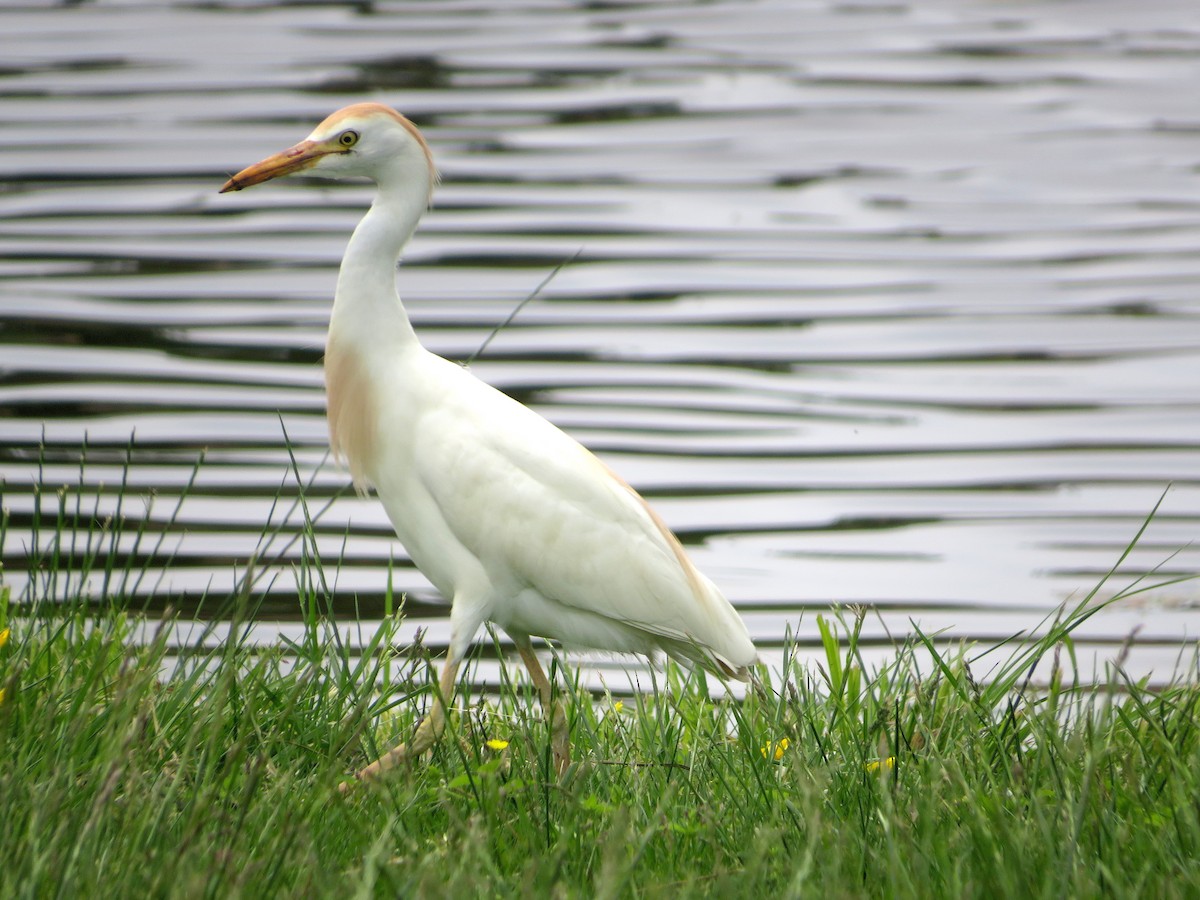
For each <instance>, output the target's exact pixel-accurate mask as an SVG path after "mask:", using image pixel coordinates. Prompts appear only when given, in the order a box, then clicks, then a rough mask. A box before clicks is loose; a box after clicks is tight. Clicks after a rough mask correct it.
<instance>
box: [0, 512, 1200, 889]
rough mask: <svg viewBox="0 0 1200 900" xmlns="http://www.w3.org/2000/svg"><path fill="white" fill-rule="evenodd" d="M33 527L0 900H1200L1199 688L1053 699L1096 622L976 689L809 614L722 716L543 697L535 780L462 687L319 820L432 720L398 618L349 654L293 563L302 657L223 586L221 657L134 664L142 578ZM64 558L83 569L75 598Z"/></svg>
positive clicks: (527, 736) (974, 683)
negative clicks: (1082, 637)
mask: <svg viewBox="0 0 1200 900" xmlns="http://www.w3.org/2000/svg"><path fill="white" fill-rule="evenodd" d="M37 524H38V526H39V528H40V530H41V533H42V537H41V539H40V540H41V543H40V545H39V546H40V547H42V548H44V549H41V550H38V549H37V548H36V547H35V549H34V551H33V552H32V553H31V563H30V564H31V566H34V567H35V568H36V570H37V571H39V572H40V573H41V577H39V578H38V579H36V580H35V582H34V583H33V586H32V588H31V589H30V590H29V591H27V592H24V593H23V594H22V596H20V597H19V598H18V597H12V596H10V595H9V592H8V591H6V590H5V589H3V588H0V635H2V636H3V641H4V643H3V646H2V647H0V689H2V690H3V696H2V698H0V821H2V822H4V823H5V824H4V831H3V838H2V839H0V895H3V896H4V897H39V898H40V897H76V896H87V897H143V896H179V897H222V898H224V897H239V896H244V897H256V898H257V897H292V896H304V897H312V896H336V897H368V896H377V895H378V896H396V895H402V896H433V897H437V896H454V897H459V896H500V895H507V896H515V895H520V896H562V897H576V896H578V897H593V896H595V897H660V896H677V895H681V894H685V895H689V896H692V895H696V896H714V897H742V896H745V897H756V898H758V897H776V896H804V895H814V896H828V897H851V896H854V897H857V896H864V895H867V896H887V897H929V896H954V897H972V896H977V897H983V896H987V897H991V896H1011V897H1017V896H1019V897H1029V896H1033V897H1055V898H1057V897H1062V896H1072V897H1090V896H1100V895H1103V896H1113V897H1123V896H1156V897H1174V896H1178V897H1186V896H1196V895H1198V894H1200V729H1198V727H1197V726H1198V721H1200V687H1198V685H1200V679H1198V678H1197V677H1196V676H1197V674H1200V673H1198V670H1197V664H1196V661H1195V660H1192V661H1191V662H1190V663H1189V665H1188V666H1187V667H1185V668H1183V669H1181V671H1180V673H1179V674H1178V676H1177V680H1176V681H1174V682H1173V683H1172V684H1170V685H1169V686H1166V687H1160V688H1157V689H1153V690H1152V689H1150V688H1149V687H1148V686H1147V685H1145V684H1139V683H1134V682H1131V681H1130V680H1129V679H1128V678H1126V677H1125V675H1124V674H1123V673H1122V671H1121V669H1120V667H1119V665H1114V666H1113V667H1112V668H1111V669H1110V670H1109V675H1108V679H1107V681H1106V682H1105V683H1104V684H1100V685H1080V684H1076V683H1074V682H1072V681H1071V680H1070V679H1069V678H1067V677H1065V676H1064V674H1063V672H1064V667H1060V666H1058V664H1057V663H1058V661H1059V660H1060V659H1061V658H1062V657H1061V654H1066V655H1067V657H1068V658H1069V657H1070V655H1071V653H1072V650H1073V645H1072V642H1071V632H1072V630H1073V629H1075V628H1076V627H1077V626H1078V625H1079V624H1080V623H1081V622H1082V621H1084V620H1086V618H1087V617H1089V616H1090V615H1092V614H1093V613H1094V612H1095V611H1096V610H1097V609H1098V608H1099V607H1100V605H1101V604H1099V603H1098V602H1097V600H1096V597H1095V596H1092V597H1089V598H1085V599H1084V600H1083V601H1082V602H1080V603H1079V604H1078V605H1077V606H1075V607H1074V608H1071V609H1068V610H1064V611H1063V613H1062V614H1061V615H1060V616H1059V617H1057V618H1056V619H1054V620H1053V621H1049V622H1046V623H1043V627H1042V631H1043V632H1044V637H1042V638H1040V639H1037V640H1035V641H1033V642H1031V643H1024V644H1013V645H1012V646H1004V647H1001V648H984V650H985V652H986V651H987V650H988V649H991V650H993V651H994V652H993V653H992V656H993V657H996V658H999V659H1000V660H1002V662H1001V663H1000V664H998V665H996V666H995V667H994V668H993V669H992V670H991V671H990V672H989V673H988V677H987V678H986V679H980V680H976V678H975V677H973V671H974V668H976V667H978V666H979V658H980V656H982V655H983V654H981V653H979V652H978V651H977V650H973V649H972V650H968V649H967V648H961V649H959V650H956V651H947V650H945V649H944V645H940V644H935V642H934V641H932V640H931V639H930V638H929V637H928V636H926V635H923V634H921V633H920V632H919V631H918V632H916V633H915V635H914V637H913V638H912V639H911V640H909V641H908V642H907V643H905V644H903V645H902V646H900V647H898V648H897V652H896V654H895V657H894V658H893V660H892V661H891V662H889V663H888V664H886V665H884V666H882V667H878V668H874V669H868V667H867V666H866V665H864V663H863V661H862V658H861V656H860V655H859V651H858V644H857V640H858V634H859V629H860V627H861V625H862V621H863V620H862V615H861V614H854V613H850V612H848V613H846V614H845V615H844V616H841V617H838V616H833V617H822V618H820V620H819V626H820V633H821V636H822V640H823V644H824V652H823V658H822V659H820V661H819V662H815V663H814V662H809V663H806V662H805V661H803V660H801V659H799V658H796V657H789V658H788V660H787V662H786V664H785V666H784V667H783V670H782V671H778V672H767V671H763V672H761V680H760V682H759V684H757V685H756V686H755V687H754V688H753V689H752V690H750V691H749V693H748V695H747V697H746V698H745V700H744V701H742V702H737V701H733V700H721V701H716V702H714V701H712V700H710V699H709V685H708V684H707V683H706V679H705V677H704V675H703V674H702V673H687V672H685V671H683V670H680V669H678V668H676V667H673V666H672V667H668V668H667V670H666V671H665V673H663V674H662V676H661V680H660V685H659V691H658V692H657V694H656V695H654V696H638V697H635V698H629V699H626V700H625V701H624V702H621V701H618V700H616V699H614V698H612V697H607V696H592V695H590V694H588V693H587V692H584V691H581V690H578V689H577V688H576V687H575V686H573V685H571V684H570V683H567V684H566V686H565V687H564V694H565V698H566V701H567V703H568V707H569V710H570V713H569V715H570V720H571V729H572V737H573V743H574V754H575V759H576V763H575V765H574V766H573V767H572V769H571V770H570V771H568V773H567V774H566V776H565V777H564V778H563V779H561V780H560V779H558V778H556V777H555V776H554V775H553V774H552V773H553V766H552V760H551V757H550V754H549V735H548V731H547V727H546V725H545V723H544V721H543V719H542V718H541V715H540V713H539V711H538V708H537V704H536V701H535V699H534V694H533V692H532V691H531V690H530V689H529V687H528V685H527V684H526V683H524V682H521V681H509V680H508V679H507V676H506V677H505V681H504V683H503V684H502V686H501V690H500V691H499V692H498V694H497V695H496V696H477V695H473V694H472V693H471V691H470V688H469V687H464V688H463V693H462V694H460V696H459V698H458V700H457V702H456V708H457V710H458V711H457V713H456V714H455V716H454V717H453V719H452V721H451V725H450V730H449V732H448V734H447V735H446V737H444V738H443V740H442V741H441V742H440V743H439V744H438V745H437V746H436V747H435V749H434V750H433V752H432V754H431V756H430V757H429V759H428V762H427V763H426V764H422V765H418V766H415V767H412V768H408V769H404V770H401V771H399V772H397V773H395V775H394V777H391V778H389V779H387V780H386V781H384V782H382V783H380V784H378V785H375V786H369V787H360V788H359V789H357V790H355V791H354V792H352V793H351V794H350V795H349V796H347V797H342V796H340V795H339V794H338V792H337V786H338V784H339V782H340V781H341V780H342V779H343V778H344V777H345V775H346V773H347V772H348V771H350V770H352V769H353V768H354V767H356V766H358V765H360V764H362V763H364V762H365V761H367V760H368V759H369V758H372V756H373V754H375V753H376V752H377V751H378V750H380V749H382V748H384V747H385V746H386V745H388V744H390V743H391V742H392V741H393V740H395V739H396V738H398V737H402V736H405V735H407V734H408V733H410V732H411V730H412V728H413V727H414V726H415V724H416V718H417V715H418V712H417V710H418V707H419V706H421V705H423V704H427V702H428V699H429V691H430V685H431V681H432V679H431V678H430V677H429V673H428V668H427V662H428V661H427V660H424V659H423V658H422V656H421V654H420V653H419V652H418V653H408V652H401V651H397V650H394V649H393V643H394V639H395V633H396V632H395V629H396V621H395V619H387V620H385V621H384V622H383V623H382V624H379V625H378V626H377V627H375V630H374V631H373V632H372V633H371V634H369V635H367V640H366V647H365V650H364V652H363V653H358V652H357V651H353V650H351V649H350V648H348V647H347V646H346V645H345V644H344V643H343V642H342V641H341V640H340V638H339V633H338V632H337V631H336V630H335V629H333V628H332V626H331V625H330V623H329V622H328V620H327V619H326V618H324V617H323V616H322V615H321V614H320V610H321V609H323V608H325V606H324V604H326V603H327V602H328V601H329V599H330V598H329V597H328V596H327V595H326V591H327V589H326V588H325V587H324V585H326V584H327V583H328V582H329V581H332V578H330V579H326V578H324V577H323V572H322V571H321V570H320V562H319V560H317V559H316V558H315V556H314V555H313V554H311V553H310V554H306V556H305V561H304V564H303V565H302V566H301V567H300V569H299V571H298V577H297V579H296V581H297V603H298V605H299V606H300V608H302V609H303V610H305V613H306V625H305V629H304V635H303V637H302V639H300V640H298V641H296V642H294V643H291V644H287V645H282V644H281V645H280V646H278V647H275V648H266V649H264V648H262V647H258V646H255V645H253V644H252V643H251V642H250V640H249V637H248V635H249V629H248V628H247V627H246V623H248V622H249V621H250V620H251V619H252V614H253V597H252V592H251V591H249V590H245V591H241V592H238V594H237V595H236V596H234V597H232V598H230V599H229V609H228V614H229V617H230V619H231V620H232V622H233V626H232V629H231V637H229V638H228V639H227V640H224V641H223V642H219V643H216V644H215V645H214V642H213V640H212V635H211V633H210V632H206V633H205V634H203V635H201V636H200V638H199V639H197V640H194V641H192V642H191V643H190V644H188V645H186V646H183V647H181V648H174V647H173V646H172V642H171V640H170V639H169V638H170V635H171V629H172V627H173V625H174V620H173V618H172V617H171V615H170V614H167V615H166V616H164V617H162V619H161V621H160V622H159V624H158V625H157V626H156V627H155V628H154V629H152V631H153V636H152V637H150V638H148V639H147V638H145V637H139V635H142V634H143V633H144V626H145V624H146V622H145V620H144V617H141V616H139V615H137V614H135V613H132V612H130V611H128V610H126V609H125V608H124V603H125V602H126V597H125V596H124V592H125V591H126V590H127V589H128V588H129V586H130V585H131V584H133V583H135V582H136V580H137V579H138V578H140V577H141V576H142V575H143V574H144V573H142V572H139V571H138V570H136V569H135V568H133V566H134V563H132V562H128V561H126V562H125V563H113V562H112V560H113V559H114V558H115V557H116V554H115V552H114V553H106V552H104V547H105V545H104V543H103V542H104V540H106V539H107V537H106V536H107V535H108V534H109V532H110V528H111V526H110V525H105V524H104V523H99V524H97V523H96V522H94V520H92V519H91V518H89V517H88V516H87V515H80V514H79V510H78V508H76V509H75V511H74V512H72V511H71V510H70V509H68V508H67V505H66V503H65V501H60V504H59V513H58V515H57V517H56V518H55V520H54V521H52V522H46V523H37ZM82 530H86V532H87V533H86V535H84V536H83V538H80V532H81V531H82ZM302 536H303V537H305V538H306V540H311V530H309V531H308V532H306V533H305V534H304V535H302ZM2 537H3V533H2V531H0V538H2ZM114 546H115V545H114ZM67 548H73V549H71V550H70V552H67ZM128 558H129V559H132V558H134V556H133V555H131V556H129V557H128ZM68 563H69V564H70V566H73V567H74V568H75V569H78V568H79V567H80V566H85V567H87V566H90V567H92V569H93V570H94V571H96V572H98V573H102V574H103V579H102V581H101V584H102V585H103V591H102V593H101V596H100V597H99V599H97V598H95V597H91V596H90V595H89V593H88V591H87V590H86V589H85V588H84V586H83V581H82V580H77V581H72V580H71V579H69V578H68V577H67V575H66V571H65V570H66V568H67V566H68ZM122 565H124V566H125V568H124V569H122V568H121V566H122ZM56 567H57V568H56ZM60 568H61V569H62V570H63V571H61V572H60V571H58V569H60ZM1147 587H1148V585H1146V584H1144V583H1135V584H1134V585H1132V586H1130V587H1129V588H1128V589H1126V590H1125V591H1121V592H1117V595H1116V598H1115V599H1120V598H1121V597H1123V596H1128V595H1129V594H1130V593H1135V592H1140V591H1142V590H1145V589H1147ZM64 589H65V590H66V591H67V596H66V597H65V599H64V598H63V596H62V594H61V591H63V590H64ZM52 591H59V592H60V593H59V594H54V593H52ZM1108 602H1113V601H1108ZM152 624H153V623H152ZM1038 664H1041V665H1042V666H1043V668H1045V669H1047V670H1048V673H1049V678H1048V684H1043V685H1042V686H1041V687H1039V688H1035V687H1033V686H1032V685H1031V684H1030V673H1031V672H1032V670H1033V667H1034V666H1035V665H1038ZM1066 668H1067V669H1069V667H1066ZM468 682H469V679H468ZM384 683H387V684H388V685H390V686H391V690H390V691H387V692H380V691H378V690H376V686H377V685H380V684H384ZM559 683H560V684H562V683H563V680H562V678H561V676H560V678H559Z"/></svg>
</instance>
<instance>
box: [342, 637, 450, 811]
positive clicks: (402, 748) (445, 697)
mask: <svg viewBox="0 0 1200 900" xmlns="http://www.w3.org/2000/svg"><path fill="white" fill-rule="evenodd" d="M457 674H458V660H457V659H455V658H454V657H453V656H450V657H447V659H446V663H445V665H443V666H442V675H441V677H440V678H439V679H438V694H437V696H436V697H434V698H433V708H432V709H431V710H430V711H429V715H427V716H426V717H425V718H424V719H423V720H422V721H421V724H420V725H418V726H417V730H416V732H415V733H414V734H413V736H412V740H410V741H408V742H407V743H403V744H397V745H396V746H395V747H393V748H392V749H391V750H389V751H388V752H387V753H385V754H383V756H381V757H379V759H377V760H375V762H373V763H371V764H370V765H369V766H366V767H364V768H362V769H359V770H358V771H357V772H355V773H354V777H355V778H356V779H357V780H358V781H373V780H375V779H376V778H378V777H379V776H380V775H382V774H383V773H384V772H386V771H388V769H394V768H395V767H396V766H398V765H400V764H401V763H405V762H408V761H410V760H413V759H416V758H417V757H418V756H420V755H421V754H422V753H424V752H425V751H426V750H428V749H429V748H430V747H432V746H433V743H434V741H436V740H437V739H438V738H439V737H440V736H441V734H442V731H444V730H445V728H446V704H447V703H448V702H449V701H450V698H451V696H453V694H454V679H455V676H456V675H457ZM352 786H353V782H349V781H347V782H343V783H342V784H341V785H340V786H339V790H340V791H341V792H342V793H345V792H346V791H347V790H349V789H350V788H351V787H352Z"/></svg>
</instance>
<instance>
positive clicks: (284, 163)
mask: <svg viewBox="0 0 1200 900" xmlns="http://www.w3.org/2000/svg"><path fill="white" fill-rule="evenodd" d="M338 152H341V151H339V150H332V149H330V148H329V146H328V145H326V144H323V143H321V144H319V143H317V142H316V141H301V142H300V143H299V144H297V145H296V146H295V147H288V148H287V149H286V150H281V151H280V152H279V153H276V154H275V155H274V156H268V157H267V158H266V159H264V160H263V161H262V162H256V163H255V164H254V165H252V166H247V167H246V168H244V169H242V171H240V172H238V173H237V174H236V175H234V176H233V177H232V178H230V179H229V180H228V181H227V182H225V186H224V187H222V188H221V190H220V192H219V193H222V194H224V193H225V192H226V191H240V190H241V189H242V188H248V187H250V186H251V185H252V184H262V183H263V182H264V181H270V180H271V179H272V178H279V177H281V176H283V175H291V174H293V173H295V172H302V171H304V170H305V169H307V168H309V167H310V166H312V165H314V164H315V163H316V161H317V160H318V159H320V158H321V157H322V156H327V155H328V154H330V153H338Z"/></svg>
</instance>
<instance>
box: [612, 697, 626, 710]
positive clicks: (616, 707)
mask: <svg viewBox="0 0 1200 900" xmlns="http://www.w3.org/2000/svg"><path fill="white" fill-rule="evenodd" d="M612 708H613V712H615V713H619V712H620V711H621V710H623V709H624V708H625V704H624V703H622V702H621V701H620V700H618V701H617V702H616V703H614V704H613V707H612Z"/></svg>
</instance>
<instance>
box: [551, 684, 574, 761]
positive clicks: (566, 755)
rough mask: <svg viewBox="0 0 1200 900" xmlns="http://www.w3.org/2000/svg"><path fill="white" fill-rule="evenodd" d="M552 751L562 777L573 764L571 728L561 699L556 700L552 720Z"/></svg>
mask: <svg viewBox="0 0 1200 900" xmlns="http://www.w3.org/2000/svg"><path fill="white" fill-rule="evenodd" d="M550 752H551V753H553V754H554V771H555V773H556V774H557V775H558V777H559V778H561V777H562V775H563V773H564V772H566V771H567V769H568V767H570V765H571V729H570V728H569V727H568V725H567V714H566V711H565V710H564V709H563V705H562V701H561V700H558V701H555V703H554V712H553V713H552V717H551V720H550Z"/></svg>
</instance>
